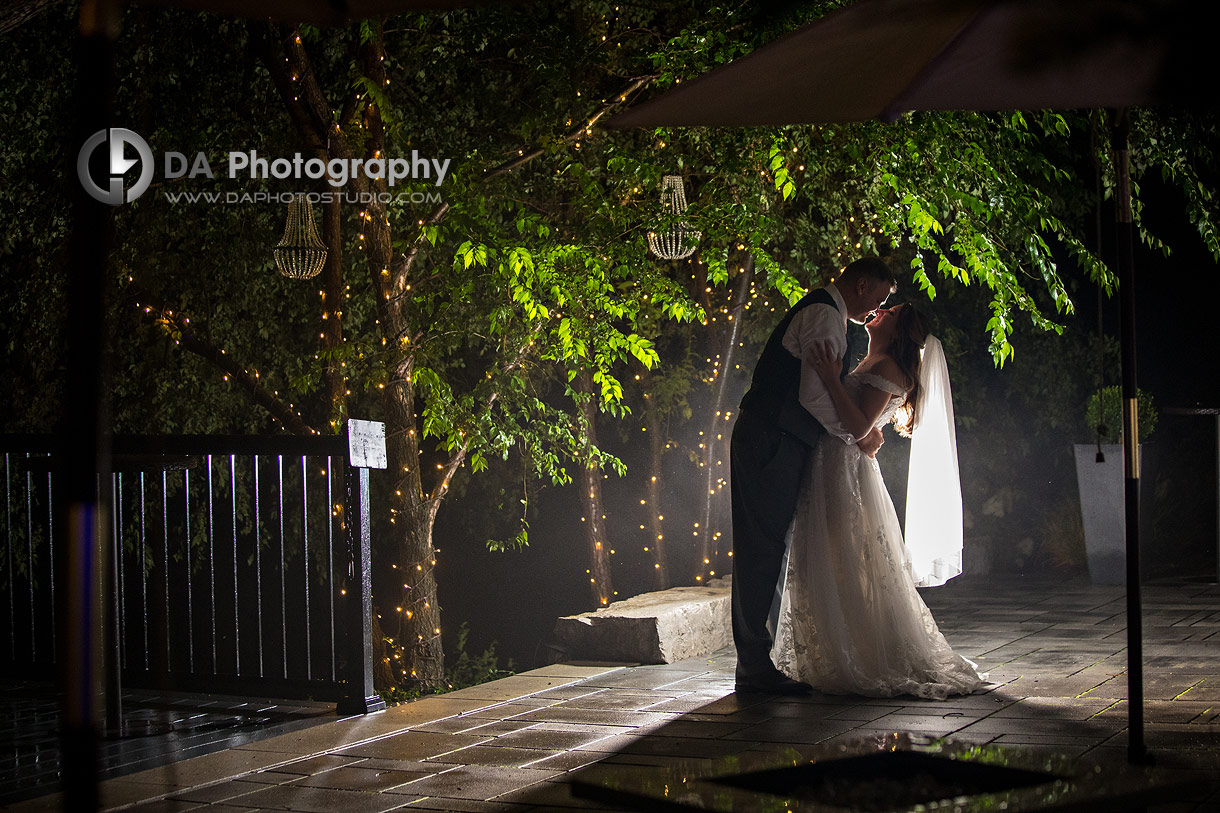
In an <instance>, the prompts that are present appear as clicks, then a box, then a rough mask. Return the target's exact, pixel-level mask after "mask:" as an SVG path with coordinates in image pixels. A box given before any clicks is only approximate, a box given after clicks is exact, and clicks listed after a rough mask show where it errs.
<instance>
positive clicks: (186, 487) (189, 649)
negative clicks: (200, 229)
mask: <svg viewBox="0 0 1220 813" xmlns="http://www.w3.org/2000/svg"><path fill="white" fill-rule="evenodd" d="M182 497H183V512H184V515H183V523H184V524H185V525H186V534H185V538H184V541H185V543H186V550H185V552H184V556H183V558H184V559H186V632H187V635H186V669H187V671H188V672H189V673H191V674H192V675H193V674H195V606H194V603H193V602H194V597H193V596H192V595H191V470H190V469H189V468H185V469H183V470H182Z"/></svg>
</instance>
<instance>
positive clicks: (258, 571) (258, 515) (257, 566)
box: [254, 455, 263, 677]
mask: <svg viewBox="0 0 1220 813" xmlns="http://www.w3.org/2000/svg"><path fill="white" fill-rule="evenodd" d="M258 457H259V456H258V455H254V592H255V595H256V596H257V598H258V601H257V602H255V617H256V619H257V620H258V623H257V624H256V628H257V633H256V639H257V642H258V676H259V677H262V676H263V538H262V524H263V523H262V512H261V511H260V506H261V503H262V495H261V494H260V493H259V487H258V480H259V477H258Z"/></svg>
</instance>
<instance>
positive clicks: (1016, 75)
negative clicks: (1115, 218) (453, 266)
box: [609, 0, 1217, 127]
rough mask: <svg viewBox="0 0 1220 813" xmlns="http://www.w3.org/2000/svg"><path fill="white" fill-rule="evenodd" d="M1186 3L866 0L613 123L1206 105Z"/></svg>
mask: <svg viewBox="0 0 1220 813" xmlns="http://www.w3.org/2000/svg"><path fill="white" fill-rule="evenodd" d="M1200 8H1201V4H1200V3H1198V2H1193V0H1160V2H1155V1H1149V2H1133V1H1132V0H1074V2H1063V0H920V1H919V2H912V0H864V1H863V2H860V3H856V4H855V5H852V6H848V7H847V8H844V9H841V10H839V11H837V12H832V13H831V14H828V15H827V16H826V17H824V18H822V19H820V20H817V21H815V22H813V23H810V24H809V25H806V26H805V27H803V28H800V29H798V30H797V31H794V32H793V33H791V34H788V35H786V36H784V37H781V38H779V39H777V40H775V41H774V42H772V43H770V44H768V45H766V46H764V47H762V48H760V49H758V50H757V51H754V52H753V53H751V54H747V55H746V56H743V57H741V58H739V59H736V60H734V61H733V62H732V63H730V64H728V65H725V66H723V67H721V68H718V69H716V70H714V71H711V72H709V73H707V74H705V75H703V76H700V77H697V78H695V79H693V80H691V81H690V82H684V83H682V84H681V85H678V86H676V87H674V88H673V89H671V90H669V91H668V92H666V93H665V94H663V95H661V96H659V97H657V98H655V99H653V100H651V101H649V102H646V103H644V104H641V105H639V106H637V107H635V108H633V109H631V110H629V111H627V112H625V113H623V114H621V115H619V116H616V117H615V118H613V119H611V120H610V122H609V124H610V126H612V127H660V126H676V127H689V126H694V127H698V126H710V127H718V126H751V125H770V126H775V125H784V124H807V123H817V122H832V121H864V120H866V119H873V118H879V119H883V120H893V119H894V118H896V117H897V116H898V115H900V114H901V113H904V112H906V111H909V110H1013V109H1047V108H1056V109H1070V108H1085V107H1131V106H1139V105H1148V104H1154V103H1162V102H1170V103H1194V104H1198V103H1214V102H1215V101H1216V100H1217V89H1216V86H1215V84H1214V83H1210V82H1203V81H1201V80H1202V79H1203V78H1204V77H1210V76H1211V75H1212V73H1213V70H1214V69H1213V68H1212V67H1211V66H1210V65H1208V64H1207V61H1208V60H1207V54H1208V53H1209V51H1210V46H1207V45H1205V44H1204V43H1203V42H1202V41H1201V37H1202V31H1203V27H1202V25H1201V24H1200V23H1201V20H1202V19H1206V16H1200V17H1196V15H1195V14H1194V12H1195V10H1197V9H1200Z"/></svg>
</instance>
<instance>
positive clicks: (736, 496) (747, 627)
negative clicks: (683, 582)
mask: <svg viewBox="0 0 1220 813" xmlns="http://www.w3.org/2000/svg"><path fill="white" fill-rule="evenodd" d="M729 450H730V455H729V471H730V478H731V489H732V498H733V582H732V583H733V642H734V644H735V645H736V647H737V677H738V678H750V677H755V676H760V675H767V674H770V673H772V672H774V671H775V667H774V666H773V665H772V663H771V635H770V633H768V632H767V616H768V614H769V613H770V610H771V600H772V598H773V596H774V595H775V588H776V585H777V584H778V583H779V580H780V576H781V574H780V567H781V566H782V565H783V561H784V543H785V539H786V537H787V534H788V525H789V523H791V521H792V516H793V514H795V513H796V500H797V495H798V493H799V491H800V486H801V475H802V474H803V472H804V470H805V461H806V460H807V459H808V456H809V447H808V446H806V445H805V444H804V443H802V442H801V441H799V440H797V439H796V438H795V437H793V436H792V435H790V434H788V433H786V432H781V431H780V430H779V429H777V428H776V427H775V424H774V423H772V422H770V421H768V420H766V419H765V418H762V417H758V416H756V415H754V414H751V412H750V411H749V410H748V409H746V410H743V411H742V412H741V413H740V414H739V415H738V416H737V422H736V424H734V426H733V437H732V440H731V442H730V447H729Z"/></svg>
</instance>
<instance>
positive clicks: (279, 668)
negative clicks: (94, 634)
mask: <svg viewBox="0 0 1220 813" xmlns="http://www.w3.org/2000/svg"><path fill="white" fill-rule="evenodd" d="M54 444H55V439H54V438H52V437H49V436H40V437H33V436H0V453H2V454H3V471H2V472H0V473H2V474H3V478H4V479H3V492H4V505H3V506H0V510H2V511H3V514H2V515H0V545H3V546H4V549H3V553H2V554H0V564H2V565H3V568H4V572H3V574H0V670H2V671H4V672H8V673H10V674H19V675H22V676H33V677H47V678H49V677H51V676H53V675H54V672H55V669H56V664H57V661H58V659H59V653H58V652H57V648H56V647H57V638H58V635H57V629H56V625H57V620H59V619H57V614H60V613H62V612H63V610H62V598H63V596H62V593H63V592H64V591H63V590H62V589H57V585H58V584H62V583H63V582H62V578H61V577H60V576H59V575H58V574H57V566H58V565H59V562H58V561H57V560H62V559H63V558H64V556H63V552H62V551H61V550H57V539H56V522H55V511H56V505H55V500H56V496H57V495H56V480H57V478H58V476H59V475H58V474H57V472H56V461H57V459H58V458H57V456H56V455H55V454H54V449H55V446H54ZM111 468H112V475H111V477H110V478H109V483H108V484H106V483H99V485H100V486H104V487H103V488H100V489H99V491H100V493H101V494H102V500H101V501H100V502H101V504H103V505H106V506H108V507H109V516H108V518H107V524H108V526H109V531H110V534H111V541H112V543H113V544H112V546H111V549H112V554H113V558H112V561H111V571H112V574H111V575H112V578H111V579H110V583H112V584H113V588H114V589H113V591H112V592H113V595H111V596H108V601H110V603H111V606H110V611H111V615H112V619H111V620H112V623H111V624H110V625H109V629H110V630H112V634H111V635H110V636H109V637H110V638H111V639H112V640H111V641H109V642H108V643H109V645H108V647H107V652H108V657H109V658H111V659H112V660H113V664H112V667H113V666H114V665H116V664H117V667H118V668H120V669H121V675H122V680H123V682H124V683H131V684H137V685H164V684H165V683H166V682H170V683H172V685H173V686H175V687H176V688H185V689H208V690H213V691H225V692H238V693H242V694H267V693H276V694H277V695H279V696H309V697H314V698H326V699H340V698H345V700H346V699H348V698H347V696H348V695H350V696H352V697H355V696H356V695H359V696H360V697H359V698H357V699H363V700H369V699H371V698H369V697H368V695H369V694H370V691H371V681H370V680H368V676H369V675H370V674H371V672H370V670H371V664H370V663H368V662H367V656H366V654H365V653H366V652H367V650H368V648H367V646H366V645H365V643H366V642H363V641H359V640H354V639H357V638H359V637H362V632H363V630H364V628H366V627H367V626H368V625H367V621H366V620H365V619H363V618H361V608H362V607H367V605H368V596H367V595H365V592H364V591H365V590H366V589H367V584H368V579H367V573H366V572H365V571H366V570H367V563H368V544H369V540H368V533H367V531H368V527H369V522H368V498H367V494H368V472H367V470H366V469H353V468H351V467H349V466H348V458H347V443H346V439H345V438H344V437H318V438H299V437H275V438H253V437H215V436H206V437H201V436H157V437H121V436H120V437H115V438H114V439H113V457H112V466H111ZM6 639H7V640H6ZM366 684H367V685H366ZM366 689H367V690H366ZM349 705H351V704H350V703H349ZM356 705H357V706H360V703H357V704H356ZM365 705H367V704H365ZM361 710H367V709H361Z"/></svg>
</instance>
